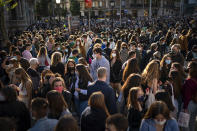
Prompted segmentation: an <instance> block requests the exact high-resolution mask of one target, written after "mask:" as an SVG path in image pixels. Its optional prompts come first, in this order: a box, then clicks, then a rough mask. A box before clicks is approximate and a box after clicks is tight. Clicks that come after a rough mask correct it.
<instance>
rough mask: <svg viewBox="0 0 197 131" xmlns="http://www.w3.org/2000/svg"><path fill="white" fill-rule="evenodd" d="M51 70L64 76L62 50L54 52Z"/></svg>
mask: <svg viewBox="0 0 197 131" xmlns="http://www.w3.org/2000/svg"><path fill="white" fill-rule="evenodd" d="M50 70H51V71H52V72H53V73H54V74H55V73H59V74H60V75H61V76H62V77H64V73H65V67H64V64H63V63H62V54H61V53H60V52H54V53H53V54H52V56H51V66H50Z"/></svg>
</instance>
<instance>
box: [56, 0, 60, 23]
mask: <svg viewBox="0 0 197 131" xmlns="http://www.w3.org/2000/svg"><path fill="white" fill-rule="evenodd" d="M60 2H61V0H56V4H57V5H58V10H59V13H58V14H59V22H60Z"/></svg>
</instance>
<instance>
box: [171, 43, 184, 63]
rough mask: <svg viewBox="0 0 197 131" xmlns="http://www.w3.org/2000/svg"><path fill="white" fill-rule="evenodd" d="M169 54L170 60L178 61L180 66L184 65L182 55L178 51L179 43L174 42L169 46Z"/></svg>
mask: <svg viewBox="0 0 197 131" xmlns="http://www.w3.org/2000/svg"><path fill="white" fill-rule="evenodd" d="M169 54H170V57H171V59H172V62H178V63H180V64H181V65H182V66H184V57H183V55H182V54H181V53H180V45H179V44H174V45H173V46H172V47H171V52H170V53H169Z"/></svg>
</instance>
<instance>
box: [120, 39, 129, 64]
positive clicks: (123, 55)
mask: <svg viewBox="0 0 197 131" xmlns="http://www.w3.org/2000/svg"><path fill="white" fill-rule="evenodd" d="M128 52H129V50H128V47H127V44H126V43H125V42H122V44H121V50H120V58H121V60H122V63H124V62H126V61H127V59H128Z"/></svg>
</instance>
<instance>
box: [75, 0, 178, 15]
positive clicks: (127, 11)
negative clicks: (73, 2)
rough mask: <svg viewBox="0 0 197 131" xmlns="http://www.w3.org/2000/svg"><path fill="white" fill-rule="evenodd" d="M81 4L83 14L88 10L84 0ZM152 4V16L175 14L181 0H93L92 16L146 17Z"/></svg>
mask: <svg viewBox="0 0 197 131" xmlns="http://www.w3.org/2000/svg"><path fill="white" fill-rule="evenodd" d="M79 1H80V5H81V14H85V13H86V12H88V10H87V9H86V8H85V3H84V0H79ZM150 1H152V4H151V12H152V16H155V17H159V16H173V15H178V14H179V12H180V1H179V0H114V2H115V6H114V8H113V9H112V7H111V6H110V3H111V0H92V9H91V12H92V13H91V16H97V17H106V16H110V15H112V10H113V15H114V17H115V16H117V17H118V16H119V15H120V13H121V14H122V16H131V17H144V16H147V15H149V9H150Z"/></svg>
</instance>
